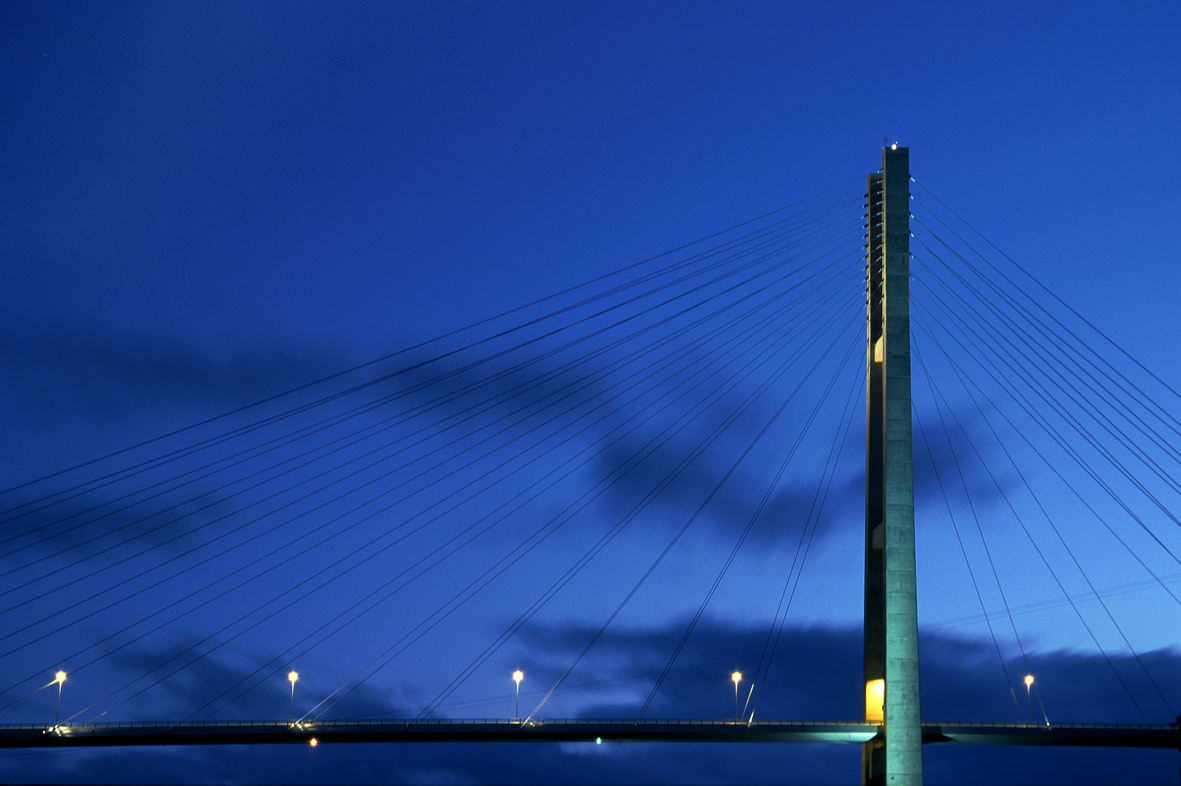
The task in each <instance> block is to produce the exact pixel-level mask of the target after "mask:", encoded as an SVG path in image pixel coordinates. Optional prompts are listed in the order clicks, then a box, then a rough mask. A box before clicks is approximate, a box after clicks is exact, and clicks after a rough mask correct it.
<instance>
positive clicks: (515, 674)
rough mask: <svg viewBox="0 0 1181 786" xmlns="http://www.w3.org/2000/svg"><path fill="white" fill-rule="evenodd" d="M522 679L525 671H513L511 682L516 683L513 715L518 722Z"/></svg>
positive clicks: (519, 719) (519, 720) (519, 718)
mask: <svg viewBox="0 0 1181 786" xmlns="http://www.w3.org/2000/svg"><path fill="white" fill-rule="evenodd" d="M523 679H525V672H523V671H521V670H520V669H517V670H516V671H514V672H513V682H515V683H517V708H516V710H515V712H514V714H513V717H515V718H516V719H517V722H518V723H520V722H521V680H523Z"/></svg>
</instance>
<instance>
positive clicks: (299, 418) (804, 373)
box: [0, 184, 860, 721]
mask: <svg viewBox="0 0 1181 786" xmlns="http://www.w3.org/2000/svg"><path fill="white" fill-rule="evenodd" d="M858 210H859V206H858V194H857V192H856V190H855V185H852V184H849V185H846V186H843V187H841V188H839V189H835V190H833V191H831V192H828V193H826V194H823V195H820V196H818V197H815V198H812V199H808V200H803V201H802V202H800V203H797V204H795V205H791V206H789V207H787V208H784V209H781V210H779V211H775V212H773V213H770V214H767V215H765V216H762V217H760V218H758V219H755V220H752V221H751V222H746V223H745V224H743V225H740V226H738V227H734V228H732V229H731V230H727V231H725V232H721V233H716V234H714V235H711V236H710V237H707V238H704V239H702V240H701V241H697V242H694V243H691V244H687V245H685V246H683V247H680V248H678V249H675V250H674V251H672V252H669V253H668V254H665V255H661V256H659V257H654V258H652V259H649V260H645V261H644V262H641V263H637V264H634V265H629V266H627V267H625V268H622V269H620V270H619V271H618V272H616V273H614V274H609V275H606V276H602V277H599V278H597V279H594V280H592V281H590V282H587V283H586V284H583V285H579V286H577V287H574V288H571V289H570V290H567V291H565V292H562V293H558V294H557V295H554V296H550V297H547V298H542V299H539V300H537V301H534V302H533V303H530V304H527V305H526V306H522V307H519V308H516V309H513V310H512V311H509V312H505V313H504V314H502V315H500V316H498V317H494V318H491V319H487V320H483V321H481V322H478V323H475V324H473V325H470V326H468V327H467V328H463V329H460V330H456V331H454V332H453V333H450V334H448V335H446V336H441V337H439V338H438V339H435V340H433V341H430V342H425V343H423V344H420V345H417V346H415V347H411V348H409V349H407V350H403V351H401V352H397V353H393V354H391V355H388V356H386V357H383V358H380V359H378V360H375V361H372V362H369V363H366V364H363V365H361V366H357V367H355V368H353V369H350V370H347V371H344V372H341V373H339V374H334V375H332V376H330V377H327V378H324V379H321V380H318V381H316V382H313V383H310V384H307V385H303V386H300V387H298V388H296V389H294V390H291V391H287V392H285V393H282V394H279V395H276V396H273V397H270V398H268V399H266V400H264V401H261V402H258V403H257V404H255V405H251V406H249V407H243V408H240V409H238V410H235V411H233V412H230V413H227V414H226V415H224V416H221V417H218V418H213V419H209V420H206V421H203V422H200V423H197V424H195V425H194V426H191V427H187V428H183V429H178V430H176V431H173V432H171V433H169V434H166V435H164V436H162V437H160V438H158V439H156V440H151V441H149V442H145V443H141V444H138V445H135V446H132V447H130V448H127V449H124V450H119V451H116V452H113V453H111V454H108V455H106V456H104V457H102V458H100V459H96V460H93V461H88V462H86V463H84V464H81V465H78V466H76V467H74V468H72V469H70V470H63V471H62V472H58V473H55V474H54V475H51V476H49V477H46V478H42V479H40V480H38V481H33V482H29V483H24V484H22V485H20V486H17V487H14V488H12V489H9V490H8V491H6V492H4V494H3V499H4V501H5V503H6V506H5V510H4V511H3V512H2V513H0V521H4V522H5V525H6V528H5V535H4V536H3V542H4V546H5V549H6V554H7V559H6V560H5V561H4V562H3V564H2V565H0V570H3V581H4V585H3V586H4V593H3V595H2V596H0V662H4V663H5V664H6V666H7V668H6V669H5V673H6V674H8V675H9V677H8V684H6V685H4V686H2V687H3V688H4V694H3V695H4V697H5V698H4V702H5V703H9V704H11V703H13V702H19V701H20V697H21V696H23V695H24V694H25V693H27V692H28V690H27V688H28V686H31V685H33V684H34V683H36V682H37V681H38V680H40V679H41V677H42V673H43V671H44V668H46V667H45V665H44V664H46V663H50V664H53V666H54V667H55V668H56V667H61V668H63V669H65V670H67V671H68V672H69V673H70V674H71V675H77V678H76V681H77V682H81V681H82V680H83V679H84V678H85V679H86V681H87V682H89V683H90V684H91V685H101V686H102V687H101V688H100V689H91V690H90V691H88V700H87V703H86V705H85V706H84V707H83V708H82V709H81V710H77V709H75V711H74V712H73V713H72V714H71V716H70V717H71V718H72V719H73V720H75V721H79V720H81V721H85V720H91V719H97V718H104V719H107V720H109V719H112V718H115V719H118V718H122V717H131V718H136V717H142V714H143V708H144V707H145V706H152V703H153V701H155V700H158V697H159V696H161V695H173V694H175V693H178V692H183V691H182V690H181V688H179V687H177V686H180V685H190V684H193V683H194V681H198V682H201V691H200V693H201V700H200V701H198V700H195V699H191V700H190V701H189V703H188V704H187V705H186V706H184V708H183V712H184V714H186V715H187V716H188V717H189V718H191V719H208V718H214V717H226V716H238V715H240V714H241V713H247V714H249V707H251V706H253V704H252V702H256V701H259V700H260V699H258V698H257V697H259V696H262V695H265V694H266V691H267V690H268V687H267V686H268V685H272V684H273V683H274V681H275V680H274V678H275V677H276V675H281V674H282V673H283V672H285V671H286V670H287V669H288V668H290V667H292V666H293V665H294V664H297V663H307V662H309V661H312V662H319V663H321V664H326V665H325V666H324V669H323V670H324V672H325V674H328V673H331V674H334V675H335V676H336V677H338V678H340V679H342V680H343V682H342V683H338V684H335V685H334V684H330V680H329V678H327V676H325V677H323V678H322V683H323V684H322V685H320V686H318V687H320V688H321V689H322V696H320V697H318V698H319V699H320V700H319V702H318V703H317V704H316V708H315V709H314V710H313V711H312V712H313V713H317V714H322V713H323V712H326V711H328V710H329V709H330V708H334V707H335V708H336V710H335V711H338V712H342V711H347V708H348V706H349V702H354V703H355V702H356V701H358V700H360V699H359V698H358V697H359V696H360V695H361V694H358V689H359V688H365V689H366V691H367V692H366V691H362V694H364V695H372V694H373V692H374V691H377V690H378V688H376V687H374V686H375V683H380V684H386V683H389V682H391V681H392V682H394V683H397V682H398V678H397V677H394V676H392V675H393V674H394V671H395V666H396V664H411V665H410V666H409V668H412V669H414V670H416V671H418V672H421V680H422V684H424V685H429V684H432V683H434V684H437V685H438V686H439V687H440V688H441V689H442V690H441V692H440V693H439V695H438V696H437V697H436V698H435V699H434V700H432V701H422V703H420V704H418V706H417V707H415V700H414V699H411V698H407V699H406V700H405V703H406V704H407V706H408V708H412V711H413V713H414V714H427V713H435V712H446V706H448V702H453V703H456V704H463V703H464V702H468V701H470V694H468V695H465V694H464V693H463V690H462V689H463V686H464V685H465V683H466V682H467V681H468V679H469V677H471V676H472V675H474V674H478V673H481V669H485V670H486V669H488V668H492V666H491V665H490V659H491V658H492V657H493V656H494V655H497V653H500V652H501V650H502V648H504V647H506V646H507V647H510V648H512V649H514V650H517V651H519V650H520V647H521V644H520V638H521V636H522V635H524V634H525V633H527V632H528V630H529V626H530V625H533V626H537V625H540V624H543V623H542V619H543V618H544V617H545V615H546V614H547V613H548V614H554V613H557V612H553V611H552V608H553V605H554V604H553V603H552V601H554V600H555V599H557V598H564V602H565V603H567V604H569V603H573V604H575V605H577V604H579V603H580V598H582V597H583V596H584V595H585V592H586V585H587V583H588V582H591V583H595V582H599V583H601V581H602V579H601V578H588V576H589V575H590V574H591V573H595V574H596V575H601V574H602V573H604V572H606V573H608V574H610V573H613V572H620V566H621V565H623V564H625V563H626V566H627V567H626V570H629V571H632V573H633V577H634V578H633V579H632V584H631V586H632V588H633V589H632V592H631V594H630V595H629V594H626V593H625V594H623V595H621V596H620V597H619V598H617V599H616V601H614V604H615V607H616V609H617V611H616V615H612V616H611V617H609V618H605V619H603V620H600V621H599V622H598V623H597V624H598V625H600V626H601V629H602V628H605V627H606V625H607V624H609V623H610V621H611V619H613V618H614V616H617V615H618V614H619V613H621V612H622V611H623V610H624V609H630V610H635V609H639V611H637V612H635V613H637V614H639V615H640V616H644V615H651V614H652V613H653V612H652V610H651V608H649V607H647V606H645V605H644V603H642V602H640V601H639V600H635V601H632V602H629V599H631V598H633V597H636V593H637V592H639V588H640V587H642V586H643V585H644V584H645V579H646V578H650V577H653V576H655V575H656V574H658V573H659V572H660V570H659V566H660V562H661V561H662V560H666V561H667V562H668V563H669V564H672V563H675V564H676V565H678V566H681V567H683V565H684V560H685V559H686V556H685V555H684V554H683V553H682V551H683V550H678V548H677V542H678V540H679V539H680V538H681V537H682V536H683V535H684V534H685V533H686V532H690V531H699V530H702V529H703V528H706V527H709V526H716V521H717V517H718V515H719V514H718V513H717V512H716V511H715V509H716V508H717V507H718V505H719V504H721V503H722V502H723V501H725V502H730V501H732V498H733V497H734V496H735V495H740V492H738V491H735V490H734V488H733V487H735V486H736V485H738V486H741V485H742V484H744V483H749V482H751V481H752V480H753V479H754V478H757V476H758V474H759V472H758V470H757V469H756V468H755V464H754V463H753V461H752V460H750V458H748V460H746V461H743V457H753V455H755V454H760V453H761V452H762V451H765V450H766V449H768V448H767V445H766V440H767V439H768V438H769V437H768V433H769V432H771V435H772V436H777V435H778V433H779V431H781V430H783V429H785V428H788V425H785V424H784V418H782V417H780V418H779V419H778V421H777V419H776V418H774V417H772V418H770V419H769V420H768V419H767V417H768V410H769V409H775V408H776V407H778V409H779V410H780V414H781V415H782V413H783V411H784V410H785V409H786V408H787V406H788V403H787V402H792V406H795V405H796V397H797V396H798V397H799V398H800V399H801V400H807V399H808V398H809V397H811V396H813V395H814V394H815V391H816V390H819V389H821V385H822V384H823V383H822V381H821V380H820V377H819V376H817V375H816V372H817V370H818V369H821V368H824V367H825V364H824V358H825V357H826V356H827V355H828V354H829V353H830V352H831V348H832V347H833V346H835V345H837V344H844V345H846V346H848V345H851V344H852V343H854V342H853V341H852V339H853V337H854V336H855V335H856V332H857V331H856V328H857V319H856V317H855V316H854V315H851V314H850V313H849V311H848V309H847V303H848V300H849V297H850V293H854V292H856V291H857V290H858V289H859V288H860V278H859V276H860V261H859V257H858V249H857V248H856V246H855V242H856V232H855V227H856V222H857V221H858ZM820 376H824V377H827V376H828V372H821V375H820ZM789 391H794V392H789ZM771 402H774V404H772V403H771ZM800 406H810V405H804V404H800ZM758 437H762V438H763V441H760V440H759V438H758ZM743 444H745V447H741V445H743ZM722 466H728V467H729V470H728V471H725V472H723V473H722V474H721V475H720V479H718V478H715V481H714V485H713V491H712V492H711V493H709V494H705V493H704V492H701V494H700V495H699V494H698V489H697V483H698V481H699V479H700V478H703V477H707V476H709V475H710V474H711V473H712V472H713V471H714V468H715V467H722ZM701 495H704V496H701ZM695 497H697V499H698V501H697V502H692V500H693V499H694V498H695ZM715 498H716V499H715ZM686 505H696V506H697V512H696V513H694V514H693V515H692V516H691V517H690V518H689V519H688V520H687V521H685V522H682V523H681V524H680V525H678V527H679V534H678V533H676V532H674V531H673V529H676V528H672V529H670V528H669V525H668V523H667V521H666V519H667V517H668V516H669V515H670V513H672V512H674V511H676V510H678V509H680V508H681V507H682V506H686ZM695 522H696V523H695ZM645 548H646V549H647V550H648V553H650V556H651V558H652V560H653V561H652V562H649V563H648V567H647V569H646V572H645V570H641V566H640V564H639V563H640V562H642V560H643V558H641V557H640V556H639V555H640V554H641V553H642V552H643V549H645ZM633 563H634V564H633ZM625 572H626V571H625ZM641 594H642V593H641ZM491 610H495V611H491ZM498 620H499V621H500V622H501V624H503V625H504V626H505V627H503V628H502V629H501V632H500V633H499V634H497V633H496V631H495V626H496V624H497V621H498ZM375 631H379V632H380V633H378V634H375ZM477 631H482V632H481V633H480V634H479V635H476V634H477ZM489 641H490V642H492V643H491V644H488V642H489ZM592 644H593V641H592V642H591V643H590V644H588V645H587V647H588V648H589V647H590V646H591V645H592ZM440 652H442V653H443V654H442V655H439V653H440ZM340 653H348V657H343V658H342V657H341V656H340ZM500 657H503V653H501V655H500ZM465 659H470V665H469V666H468V667H466V668H465V667H462V663H463V662H464V660H465ZM131 664H134V668H132V667H131ZM327 665H330V666H332V667H333V668H331V669H329V668H327ZM398 668H399V669H405V668H407V666H406V665H402V666H400V667H398ZM219 670H221V671H224V672H226V673H225V674H223V675H222V677H221V679H220V680H207V678H206V677H202V676H198V675H206V674H209V673H211V672H217V671H219ZM314 671H315V669H306V668H305V669H302V672H301V673H303V674H305V675H308V674H311V673H314ZM84 675H85V677H84ZM457 675H458V676H457ZM72 679H74V677H72ZM306 679H308V678H307V677H306V676H305V680H306ZM202 680H206V681H202ZM476 682H477V683H478V680H477V681H476ZM303 684H304V683H301V685H300V687H301V688H302V687H303ZM309 690H310V688H309ZM309 704H311V702H310V701H309ZM338 705H339V706H338ZM406 711H407V710H406V709H403V710H401V712H402V713H405V712H406ZM353 712H355V709H354V710H353ZM386 714H387V715H388V714H398V713H397V712H396V711H395V710H392V709H391V710H388V711H387V712H386Z"/></svg>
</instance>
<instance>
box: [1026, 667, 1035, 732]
mask: <svg viewBox="0 0 1181 786" xmlns="http://www.w3.org/2000/svg"><path fill="white" fill-rule="evenodd" d="M1031 685H1033V675H1032V674H1026V675H1025V722H1026V723H1033V704H1032V703H1030V699H1029V688H1030V686H1031Z"/></svg>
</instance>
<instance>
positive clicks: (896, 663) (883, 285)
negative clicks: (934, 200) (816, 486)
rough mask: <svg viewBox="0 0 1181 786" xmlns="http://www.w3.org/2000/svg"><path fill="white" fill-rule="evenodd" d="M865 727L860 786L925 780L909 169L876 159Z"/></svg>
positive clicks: (892, 154) (870, 257)
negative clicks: (868, 729)
mask: <svg viewBox="0 0 1181 786" xmlns="http://www.w3.org/2000/svg"><path fill="white" fill-rule="evenodd" d="M866 219H867V220H866V224H867V230H866V232H867V234H866V238H867V249H868V250H867V272H866V286H867V314H868V331H867V333H868V336H867V337H868V348H867V353H866V366H867V380H866V381H867V400H866V452H865V662H864V663H865V697H866V700H865V718H866V720H867V721H869V722H873V723H878V724H879V725H881V726H882V731H883V733H882V734H881V735H880V736H879V738H878V739H876V740H874V741H871V742H867V743H865V745H864V747H863V749H862V782H863V783H865V784H870V785H871V786H879V785H880V784H915V785H916V786H917V785H918V784H921V783H922V779H923V758H922V727H921V723H920V715H919V666H918V608H917V605H918V604H917V601H916V584H915V555H914V469H913V448H912V434H911V393H910V165H909V151H908V150H907V149H906V148H899V147H891V148H887V149H885V150H884V151H883V153H882V171H881V172H880V173H877V174H873V175H870V176H869V181H868V189H867V195H866Z"/></svg>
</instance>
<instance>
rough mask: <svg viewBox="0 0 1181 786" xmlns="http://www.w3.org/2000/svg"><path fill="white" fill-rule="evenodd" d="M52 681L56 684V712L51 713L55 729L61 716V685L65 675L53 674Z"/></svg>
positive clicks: (61, 673)
mask: <svg viewBox="0 0 1181 786" xmlns="http://www.w3.org/2000/svg"><path fill="white" fill-rule="evenodd" d="M53 681H54V682H56V683H57V711H56V712H54V713H53V725H54V727H55V728H56V727H57V721H58V718H60V717H61V715H62V685H64V684H65V681H66V673H65V672H64V671H59V672H58V673H57V674H54V675H53Z"/></svg>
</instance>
